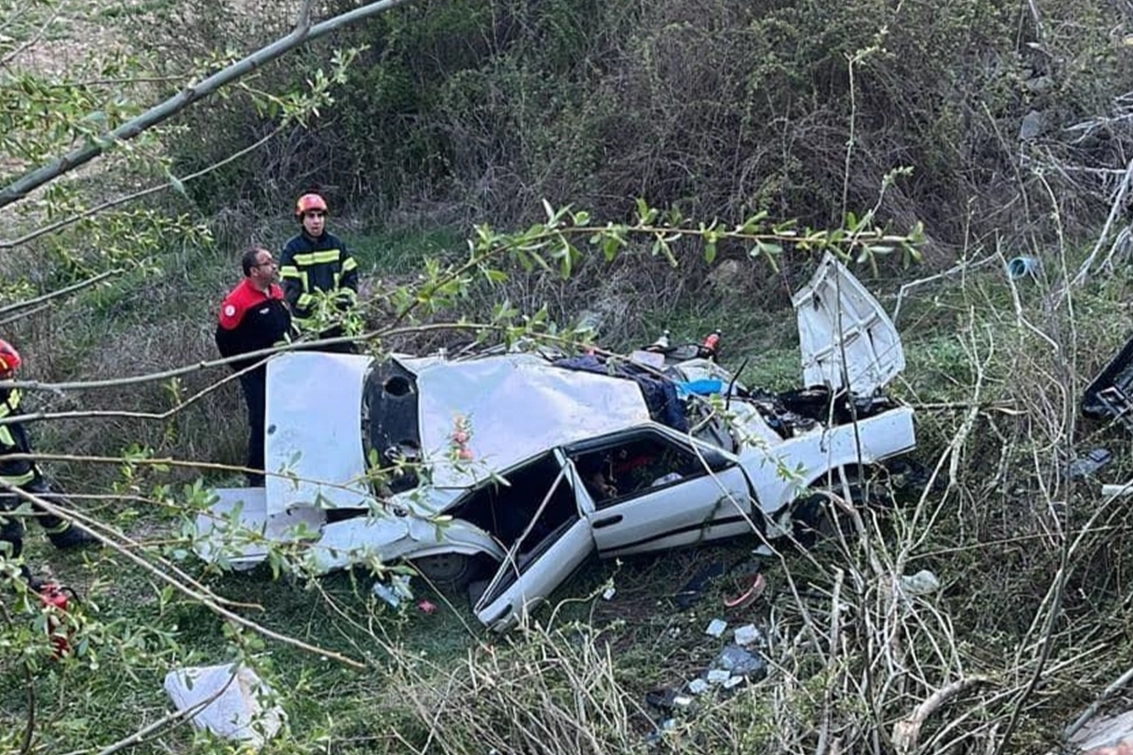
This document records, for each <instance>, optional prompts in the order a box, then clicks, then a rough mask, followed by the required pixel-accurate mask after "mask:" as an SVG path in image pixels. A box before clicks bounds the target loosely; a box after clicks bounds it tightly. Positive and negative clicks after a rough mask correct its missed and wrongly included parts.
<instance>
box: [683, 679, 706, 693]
mask: <svg viewBox="0 0 1133 755" xmlns="http://www.w3.org/2000/svg"><path fill="white" fill-rule="evenodd" d="M688 691H689V692H691V693H692V694H694V695H701V694H704V693H705V692H707V691H708V682H706V681H704V680H703V679H693V680H692V681H691V682H689V683H688Z"/></svg>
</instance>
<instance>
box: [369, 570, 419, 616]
mask: <svg viewBox="0 0 1133 755" xmlns="http://www.w3.org/2000/svg"><path fill="white" fill-rule="evenodd" d="M373 591H374V595H377V596H378V597H379V598H381V599H382V600H384V601H385V602H386V603H388V604H389V605H390V607H391V608H397V607H399V606H400V605H401V603H402V601H405V600H413V590H412V588H411V587H410V586H409V575H408V574H393V575H391V576H390V578H389V582H375V583H374V587H373Z"/></svg>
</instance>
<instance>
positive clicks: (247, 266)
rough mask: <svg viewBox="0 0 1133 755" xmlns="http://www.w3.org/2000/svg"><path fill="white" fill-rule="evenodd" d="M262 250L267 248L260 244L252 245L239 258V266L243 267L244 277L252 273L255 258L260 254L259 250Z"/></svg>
mask: <svg viewBox="0 0 1133 755" xmlns="http://www.w3.org/2000/svg"><path fill="white" fill-rule="evenodd" d="M264 251H267V250H266V249H264V248H263V247H261V246H254V247H252V248H251V249H249V250H248V251H246V252H244V256H243V257H241V258H240V267H242V268H244V277H245V278H247V277H248V276H249V275H251V274H252V268H254V267H255V266H256V265H257V264H258V262H257V259H256V258H257V257H259V256H260V252H264Z"/></svg>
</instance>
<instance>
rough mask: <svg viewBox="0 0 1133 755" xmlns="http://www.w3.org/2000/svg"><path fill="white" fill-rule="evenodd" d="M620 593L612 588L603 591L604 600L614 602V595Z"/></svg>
mask: <svg viewBox="0 0 1133 755" xmlns="http://www.w3.org/2000/svg"><path fill="white" fill-rule="evenodd" d="M617 592H618V590H617V588H616V587H613V586H610V587H607V588H606V589H605V590H603V591H602V600H613V599H614V595H616V594H617Z"/></svg>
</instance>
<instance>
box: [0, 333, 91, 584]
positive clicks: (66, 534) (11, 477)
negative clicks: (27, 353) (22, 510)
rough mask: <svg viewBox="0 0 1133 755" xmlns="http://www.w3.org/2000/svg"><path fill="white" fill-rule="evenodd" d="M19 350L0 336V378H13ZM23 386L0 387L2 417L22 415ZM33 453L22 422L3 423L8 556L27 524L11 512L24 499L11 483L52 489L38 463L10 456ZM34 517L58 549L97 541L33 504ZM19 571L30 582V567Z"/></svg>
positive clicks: (2, 523) (3, 528) (44, 492)
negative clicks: (13, 489)
mask: <svg viewBox="0 0 1133 755" xmlns="http://www.w3.org/2000/svg"><path fill="white" fill-rule="evenodd" d="M20 362H21V360H20V353H19V352H18V351H16V349H15V347H14V346H12V344H10V343H8V342H7V341H5V340H3V339H0V380H11V379H13V378H14V377H15V373H16V370H17V369H18V368H19V366H20ZM20 399H21V395H20V389H19V388H0V420H8V419H10V418H12V417H18V416H19V415H20V414H22V411H21V410H20ZM30 453H32V447H31V441H30V440H29V439H28V434H27V430H26V429H25V428H24V425H23V423H22V422H7V423H5V424H0V482H2V483H4V485H0V551H7V552H6V553H5V555H6V556H7V557H8V558H12V559H14V558H18V557H19V555H20V553H22V552H23V549H24V526H23V522H22V520H21V517H20V516H18V515H14V514H12V512H14V511H15V510H16V509H17V508H19V506H20V505H21V503H23V499H22V498H21V497H20V496H19V495H18V494H17V493H15V492H14V491H12V490H11V489H10V488H9V487H8V486H11V487H16V488H19V489H21V490H23V491H25V492H28V493H33V494H35V495H37V496H50V495H51V488H50V487H49V486H48V484H47V481H46V480H44V479H43V475H42V474H40V471H39V466H38V465H37V464H36V463H35V462H34V461H33V460H31V459H9V458H6V457H8V456H9V455H12V454H30ZM32 510H33V511H34V512H35V518H36V520H37V521H38V522H39V523H40V525H42V526H43V529H44V531H45V532H46V533H47V538H48V539H49V540H50V541H51V542H52V544H54V545H55V547H56V548H60V549H64V548H75V547H79V546H83V545H90V544H93V543H95V542H97V541H96V540H95V539H94V538H93V537H91V536H90V535H89V534H87V533H86V532H84V531H83V530H81V529H79V528H78V527H75V526H73V525H72V524H71V522H70V521H68V520H66V519H62V518H61V517H58V516H55V515H54V514H50V513H48V512H47V511H45V510H43V509H42V508H40V507H39V506H36V505H33V506H32ZM20 571H21V572H22V573H23V575H24V577H25V578H26V579H28V580H29V582H30V581H32V580H31V575H30V573H29V572H28V570H27V567H23V566H22V567H21V568H20Z"/></svg>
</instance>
